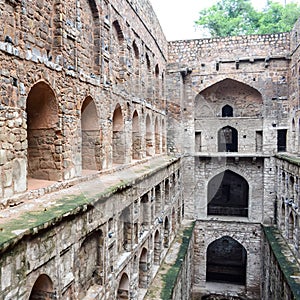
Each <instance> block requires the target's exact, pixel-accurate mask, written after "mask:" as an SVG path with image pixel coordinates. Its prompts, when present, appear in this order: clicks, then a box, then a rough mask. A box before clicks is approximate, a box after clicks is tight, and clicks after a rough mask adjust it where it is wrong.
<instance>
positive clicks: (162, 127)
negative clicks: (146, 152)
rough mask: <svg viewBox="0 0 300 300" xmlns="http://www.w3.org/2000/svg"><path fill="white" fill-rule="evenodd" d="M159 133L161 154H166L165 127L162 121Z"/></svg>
mask: <svg viewBox="0 0 300 300" xmlns="http://www.w3.org/2000/svg"><path fill="white" fill-rule="evenodd" d="M161 133H162V137H161V147H162V153H165V152H166V125H165V120H164V119H162V122H161Z"/></svg>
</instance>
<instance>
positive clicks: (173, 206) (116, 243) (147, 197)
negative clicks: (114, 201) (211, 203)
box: [29, 169, 184, 300]
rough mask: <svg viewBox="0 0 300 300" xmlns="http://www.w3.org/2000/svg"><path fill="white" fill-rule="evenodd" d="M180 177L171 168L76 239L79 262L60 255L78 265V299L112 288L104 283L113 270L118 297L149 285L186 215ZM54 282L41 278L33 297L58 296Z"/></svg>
mask: <svg viewBox="0 0 300 300" xmlns="http://www.w3.org/2000/svg"><path fill="white" fill-rule="evenodd" d="M180 176H181V174H180V170H179V169H178V170H176V171H174V172H172V173H171V174H170V175H169V176H167V177H165V178H164V179H163V180H162V181H160V182H159V183H157V184H156V185H155V186H154V187H152V188H151V189H150V190H149V191H147V192H145V193H144V194H142V195H141V196H140V197H138V198H137V199H136V200H135V201H133V202H132V203H131V204H130V205H129V206H127V207H126V208H124V209H123V210H122V211H121V212H118V213H116V215H114V217H111V218H110V219H108V220H107V221H106V223H105V224H102V225H101V226H99V227H97V228H96V229H94V230H93V231H91V232H89V233H88V234H87V235H85V236H82V237H81V238H79V240H78V241H77V240H76V245H78V247H77V246H76V249H75V248H74V251H76V253H75V255H72V257H73V259H74V261H73V262H72V260H71V261H70V259H69V258H68V259H66V260H64V258H62V259H61V261H62V262H65V263H68V264H70V263H73V264H74V265H76V266H77V267H76V269H75V270H74V272H73V275H74V283H72V284H71V285H70V286H69V287H68V289H69V290H70V293H71V294H72V293H74V292H77V293H78V299H79V298H80V299H83V298H84V297H85V296H86V293H87V291H88V290H89V289H90V288H91V287H93V286H97V287H98V291H100V290H101V292H100V293H105V292H107V291H105V286H106V282H107V278H109V276H111V275H110V274H111V273H112V272H114V274H118V275H117V276H116V278H115V279H116V284H115V285H114V290H110V292H111V293H112V295H113V293H115V297H116V299H131V298H130V297H131V296H132V297H133V295H135V296H134V299H137V293H139V290H140V289H141V290H143V289H147V288H148V286H149V284H150V282H151V279H152V276H153V274H154V272H155V271H156V270H157V269H158V266H160V264H161V262H162V259H163V257H164V255H165V254H166V253H167V251H168V249H169V247H170V245H171V242H172V240H173V238H174V237H175V235H176V231H177V229H178V227H179V225H180V223H181V221H182V218H183V213H184V211H183V208H182V205H183V203H182V199H181V196H180V194H178V193H177V190H178V189H180V187H179V185H180V181H181V180H180ZM69 250H70V252H72V253H73V249H72V246H69V247H68V250H67V251H66V252H64V253H66V256H67V257H69V256H68V254H67V253H68V251H69ZM126 255H128V257H130V258H129V259H128V262H126V263H125V264H124V260H123V259H122V258H121V257H124V256H126ZM61 270H64V267H63V268H61ZM51 276H52V275H51ZM60 276H63V275H62V274H60ZM53 282H55V281H53V280H52V279H51V278H50V274H48V275H47V274H41V275H40V276H38V278H37V279H36V281H35V283H33V284H32V288H31V292H30V297H29V299H30V300H40V299H43V300H48V299H49V300H50V299H55V297H56V295H58V296H59V295H60V293H61V291H59V290H58V289H59V287H58V286H56V283H53ZM77 288H78V290H76V289H77ZM65 293H66V291H65V292H64V295H65ZM130 295H131V296H130ZM115 297H114V299H115ZM135 297H136V298H135Z"/></svg>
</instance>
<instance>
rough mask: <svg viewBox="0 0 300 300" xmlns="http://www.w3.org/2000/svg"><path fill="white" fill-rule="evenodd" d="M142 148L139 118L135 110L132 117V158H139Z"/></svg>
mask: <svg viewBox="0 0 300 300" xmlns="http://www.w3.org/2000/svg"><path fill="white" fill-rule="evenodd" d="M141 148H142V140H141V129H140V119H139V115H138V113H137V111H136V110H135V111H134V113H133V117H132V159H140V158H142V155H141Z"/></svg>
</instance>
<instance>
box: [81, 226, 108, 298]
mask: <svg viewBox="0 0 300 300" xmlns="http://www.w3.org/2000/svg"><path fill="white" fill-rule="evenodd" d="M103 251H104V237H103V232H102V230H95V231H93V232H91V233H89V234H88V235H87V237H86V238H85V239H84V240H83V241H82V242H81V246H80V249H79V256H78V259H79V261H78V264H79V269H78V270H79V278H80V285H81V290H82V291H84V290H85V291H86V290H88V289H89V288H90V287H91V286H92V285H94V284H97V285H102V284H103V266H104V260H103V259H104V252H103ZM80 296H81V297H84V293H82V294H80Z"/></svg>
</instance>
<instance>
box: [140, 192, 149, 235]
mask: <svg viewBox="0 0 300 300" xmlns="http://www.w3.org/2000/svg"><path fill="white" fill-rule="evenodd" d="M140 216H141V220H140V223H141V234H143V232H144V231H145V230H147V229H148V226H149V224H150V223H151V209H150V202H149V195H148V193H147V194H144V195H143V196H142V198H141V206H140Z"/></svg>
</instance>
